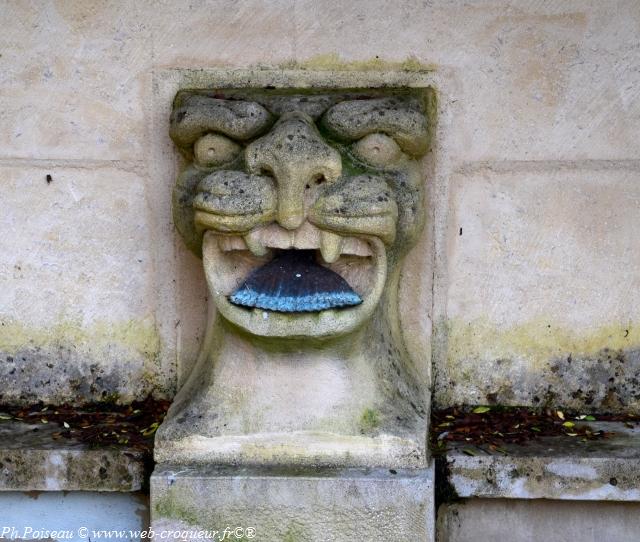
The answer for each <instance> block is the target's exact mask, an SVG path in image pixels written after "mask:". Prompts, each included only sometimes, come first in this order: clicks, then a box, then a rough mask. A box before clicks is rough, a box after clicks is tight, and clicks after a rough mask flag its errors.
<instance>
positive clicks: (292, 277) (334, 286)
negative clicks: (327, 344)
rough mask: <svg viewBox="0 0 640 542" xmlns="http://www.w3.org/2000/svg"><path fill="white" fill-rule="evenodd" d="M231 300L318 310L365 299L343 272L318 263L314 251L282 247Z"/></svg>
mask: <svg viewBox="0 0 640 542" xmlns="http://www.w3.org/2000/svg"><path fill="white" fill-rule="evenodd" d="M229 300H230V301H231V303H233V304H234V305H240V306H242V307H256V308H259V309H264V310H268V311H275V312H319V311H323V310H326V309H333V308H339V307H350V306H354V305H359V304H360V303H362V298H361V297H360V296H359V295H358V294H357V293H356V292H354V291H353V289H352V288H351V286H349V284H348V283H347V281H346V280H344V279H343V278H342V277H341V276H340V275H338V274H337V273H335V272H334V271H332V270H331V269H328V268H326V267H323V266H322V265H320V264H319V263H317V262H316V251H315V250H295V249H293V250H283V251H281V252H279V253H278V254H276V256H275V258H274V259H273V260H271V261H270V262H269V263H267V264H265V265H263V266H262V267H260V268H258V269H256V270H254V271H253V272H252V273H251V274H250V275H249V276H248V277H247V279H246V280H245V281H244V283H243V284H242V285H241V286H240V287H239V288H238V289H237V290H235V291H234V292H233V293H232V294H231V295H230V296H229Z"/></svg>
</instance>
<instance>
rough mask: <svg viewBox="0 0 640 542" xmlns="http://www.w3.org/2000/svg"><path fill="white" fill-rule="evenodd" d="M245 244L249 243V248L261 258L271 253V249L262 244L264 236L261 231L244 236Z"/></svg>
mask: <svg viewBox="0 0 640 542" xmlns="http://www.w3.org/2000/svg"><path fill="white" fill-rule="evenodd" d="M244 242H245V243H247V247H248V248H249V250H250V251H251V254H253V255H254V256H258V257H259V258H261V257H262V256H266V255H267V254H268V253H269V249H268V248H267V247H265V246H264V243H263V242H262V235H261V234H260V232H259V231H255V230H254V231H250V232H249V233H247V234H246V235H245V236H244Z"/></svg>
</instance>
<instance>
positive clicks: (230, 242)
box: [218, 235, 247, 252]
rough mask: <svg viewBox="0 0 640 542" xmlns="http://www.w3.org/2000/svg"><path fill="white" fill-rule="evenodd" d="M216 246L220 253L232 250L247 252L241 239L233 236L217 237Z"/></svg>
mask: <svg viewBox="0 0 640 542" xmlns="http://www.w3.org/2000/svg"><path fill="white" fill-rule="evenodd" d="M218 246H219V247H220V250H221V251H222V252H230V251H232V250H247V245H246V244H245V242H244V241H243V240H242V237H237V236H235V235H233V236H229V235H220V236H219V237H218Z"/></svg>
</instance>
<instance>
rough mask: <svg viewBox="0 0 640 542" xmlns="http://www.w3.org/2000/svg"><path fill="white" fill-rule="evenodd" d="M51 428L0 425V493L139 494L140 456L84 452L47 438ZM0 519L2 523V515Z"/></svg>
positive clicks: (71, 444)
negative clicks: (129, 492)
mask: <svg viewBox="0 0 640 542" xmlns="http://www.w3.org/2000/svg"><path fill="white" fill-rule="evenodd" d="M57 431H58V432H59V431H60V428H59V427H57V426H54V425H52V424H41V423H40V424H34V425H32V424H26V423H22V422H8V421H4V422H0V492H1V491H139V490H140V489H141V488H142V486H143V484H144V479H145V466H144V457H143V454H142V453H141V452H139V451H136V450H134V449H132V448H126V447H119V448H114V447H104V448H90V447H89V446H87V445H86V444H83V443H82V442H79V441H76V440H73V439H66V438H59V439H57V440H56V439H54V438H53V437H52V434H53V433H55V432H57ZM2 519H5V515H4V514H3V517H2Z"/></svg>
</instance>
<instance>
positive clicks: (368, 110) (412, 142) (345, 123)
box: [321, 96, 428, 156]
mask: <svg viewBox="0 0 640 542" xmlns="http://www.w3.org/2000/svg"><path fill="white" fill-rule="evenodd" d="M321 122H322V125H323V126H324V127H325V128H326V129H327V130H328V131H329V132H330V133H331V134H332V135H333V136H334V137H337V138H338V139H347V140H355V139H360V138H362V137H364V136H366V135H369V134H373V133H376V132H383V133H385V134H387V135H389V136H390V137H392V138H394V139H395V141H396V143H398V145H399V146H400V148H401V149H402V150H403V151H405V152H406V153H407V154H410V155H412V156H420V155H422V154H424V153H425V152H426V150H427V146H428V131H427V118H426V116H425V114H424V112H423V111H422V109H421V107H420V104H419V103H418V101H417V100H416V99H414V98H404V97H401V96H394V97H388V98H378V99H373V100H350V101H344V102H340V103H338V104H336V105H334V106H333V107H331V108H330V109H328V110H327V112H326V113H325V114H324V116H323V117H322V121H321Z"/></svg>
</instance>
